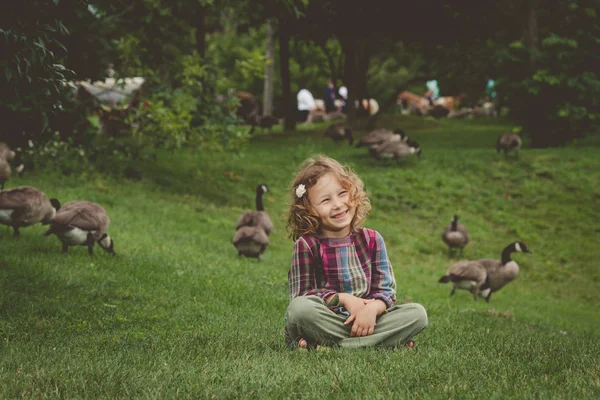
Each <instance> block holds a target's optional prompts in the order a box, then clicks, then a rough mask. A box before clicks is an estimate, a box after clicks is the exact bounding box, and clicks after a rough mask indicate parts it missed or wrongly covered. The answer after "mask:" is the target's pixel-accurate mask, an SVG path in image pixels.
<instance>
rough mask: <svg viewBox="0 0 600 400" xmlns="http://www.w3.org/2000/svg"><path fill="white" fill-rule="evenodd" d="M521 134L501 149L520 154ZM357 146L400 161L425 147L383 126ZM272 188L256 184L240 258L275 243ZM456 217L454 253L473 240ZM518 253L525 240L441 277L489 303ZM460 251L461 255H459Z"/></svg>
mask: <svg viewBox="0 0 600 400" xmlns="http://www.w3.org/2000/svg"><path fill="white" fill-rule="evenodd" d="M325 136H327V137H330V138H331V139H332V140H333V141H334V142H339V141H343V140H347V141H348V144H349V145H350V146H352V145H353V144H354V138H353V137H352V132H351V130H350V129H348V128H347V127H346V126H345V125H344V124H343V123H338V124H334V125H331V126H330V127H329V128H328V129H327V131H326V132H325ZM521 143H522V142H521V138H520V137H519V136H518V135H516V134H513V133H509V134H506V135H503V136H501V137H499V138H498V141H497V143H496V150H497V151H498V152H500V151H504V153H505V154H508V153H509V152H515V153H516V152H517V151H518V150H519V149H520V147H521ZM355 146H356V147H367V148H368V149H369V153H370V154H371V155H372V156H374V157H376V158H379V159H386V158H388V159H389V158H391V159H395V160H396V161H400V160H402V159H404V158H406V157H408V156H410V155H413V154H416V155H417V157H419V158H420V155H421V147H420V146H419V144H418V143H417V142H415V141H414V140H411V139H409V138H408V135H407V134H406V132H404V131H403V130H401V129H396V130H394V131H390V130H387V129H378V130H374V131H372V132H370V133H369V134H368V135H366V136H364V137H362V138H361V139H360V140H359V141H358V143H357V144H356V145H355ZM267 191H268V188H267V186H266V185H265V184H260V185H258V186H257V187H256V210H252V211H245V212H244V213H243V214H242V215H241V216H240V217H239V219H238V222H237V224H236V227H235V235H234V237H233V240H232V243H233V245H234V246H235V248H236V249H237V251H238V255H239V256H245V257H251V258H257V259H258V260H259V261H260V260H261V258H262V255H263V253H264V252H265V250H266V249H267V247H268V246H269V234H270V233H271V230H272V229H273V223H272V222H271V219H270V218H269V215H268V214H267V212H266V211H265V209H264V206H263V202H262V197H263V195H264V194H265V193H266V192H267ZM458 219H459V217H458V215H455V216H454V217H453V219H452V221H451V222H450V224H449V225H448V226H446V227H445V229H444V231H443V232H442V240H443V242H444V243H445V244H446V245H447V246H448V251H449V256H451V257H452V256H456V255H460V256H462V252H463V249H464V247H465V246H466V245H467V244H468V243H469V233H468V231H467V228H466V227H465V226H464V225H463V224H459V223H458ZM515 252H524V253H531V251H530V250H529V249H528V248H527V246H526V245H525V243H523V242H513V243H511V244H509V245H508V246H506V247H505V248H504V249H503V250H502V253H501V255H500V259H479V260H472V261H459V262H457V263H455V264H453V265H452V266H451V267H450V268H449V269H448V271H447V272H446V274H445V275H444V276H442V277H441V278H440V280H439V282H440V283H447V282H452V291H451V292H450V295H451V296H452V295H454V293H455V291H456V289H463V290H468V291H469V292H471V293H472V294H473V299H474V300H477V299H478V297H479V296H480V295H481V296H483V297H484V298H485V300H486V301H489V300H490V297H491V295H492V293H494V292H497V291H498V290H500V289H501V288H502V287H504V286H505V285H506V284H508V283H509V282H510V281H512V280H514V279H515V278H516V277H517V275H518V274H519V265H518V264H517V263H516V262H515V261H514V260H512V259H511V254H512V253H515ZM457 253H458V254H457Z"/></svg>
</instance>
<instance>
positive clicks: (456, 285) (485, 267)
mask: <svg viewBox="0 0 600 400" xmlns="http://www.w3.org/2000/svg"><path fill="white" fill-rule="evenodd" d="M514 252H523V253H531V251H530V250H529V249H528V248H527V246H526V245H525V243H523V242H513V243H511V244H509V245H508V246H506V247H505V248H504V249H503V250H502V255H501V259H500V260H496V259H488V258H486V259H480V260H473V261H459V262H457V263H455V264H453V265H452V266H451V267H450V268H449V269H448V271H447V272H446V274H445V275H444V276H442V277H441V278H440V280H439V282H440V283H447V282H452V286H453V287H452V291H451V292H450V296H452V295H453V294H454V292H455V290H456V289H464V290H468V291H470V292H471V293H472V294H473V299H474V300H477V298H478V296H479V294H480V293H481V294H482V295H483V296H484V297H485V300H486V301H489V300H490V297H491V296H492V293H494V292H497V291H498V290H500V289H501V288H503V287H504V286H505V285H506V284H508V283H509V282H511V281H512V280H514V279H515V278H516V277H517V275H518V274H519V265H518V264H517V263H516V262H515V261H514V260H512V259H511V258H510V255H511V254H512V253H514Z"/></svg>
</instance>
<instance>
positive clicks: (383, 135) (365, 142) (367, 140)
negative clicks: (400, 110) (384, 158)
mask: <svg viewBox="0 0 600 400" xmlns="http://www.w3.org/2000/svg"><path fill="white" fill-rule="evenodd" d="M407 138H408V137H407V136H406V133H404V131H402V130H400V129H398V130H395V131H390V130H389V129H376V130H374V131H371V132H369V134H368V135H367V136H364V137H362V138H361V139H360V140H359V141H358V143H357V144H356V147H369V148H372V147H375V146H376V145H378V144H381V143H384V142H395V141H405V140H406V139H407Z"/></svg>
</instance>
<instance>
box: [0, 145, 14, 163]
mask: <svg viewBox="0 0 600 400" xmlns="http://www.w3.org/2000/svg"><path fill="white" fill-rule="evenodd" d="M14 157H15V152H14V151H13V150H11V149H10V147H8V146H7V145H6V144H4V143H2V142H0V158H3V159H5V160H12V159H13V158H14Z"/></svg>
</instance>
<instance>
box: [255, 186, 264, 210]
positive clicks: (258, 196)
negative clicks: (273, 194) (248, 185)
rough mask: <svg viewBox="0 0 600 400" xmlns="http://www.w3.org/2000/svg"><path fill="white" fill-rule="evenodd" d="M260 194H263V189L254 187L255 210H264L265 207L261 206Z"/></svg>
mask: <svg viewBox="0 0 600 400" xmlns="http://www.w3.org/2000/svg"><path fill="white" fill-rule="evenodd" d="M262 196H263V191H262V189H261V188H260V187H259V188H258V189H256V210H257V211H264V210H265V208H264V207H263V202H262Z"/></svg>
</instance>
